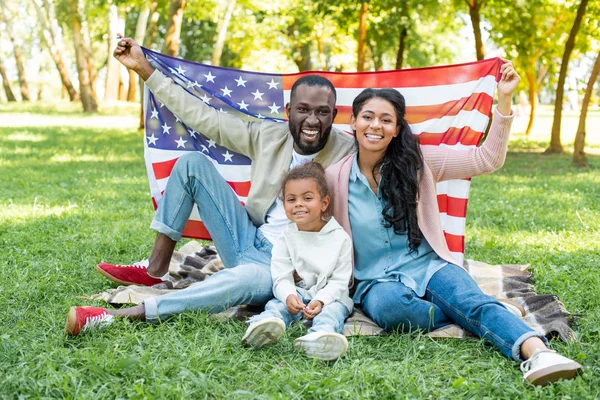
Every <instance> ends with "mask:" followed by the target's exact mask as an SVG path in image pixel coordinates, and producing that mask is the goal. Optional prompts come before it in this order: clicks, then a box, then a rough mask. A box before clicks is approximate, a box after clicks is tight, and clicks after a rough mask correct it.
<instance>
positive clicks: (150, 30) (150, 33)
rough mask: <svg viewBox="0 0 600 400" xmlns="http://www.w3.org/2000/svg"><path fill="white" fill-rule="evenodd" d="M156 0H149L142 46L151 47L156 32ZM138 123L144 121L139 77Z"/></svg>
mask: <svg viewBox="0 0 600 400" xmlns="http://www.w3.org/2000/svg"><path fill="white" fill-rule="evenodd" d="M157 9H158V0H151V1H150V21H149V22H148V26H147V27H146V33H145V34H144V47H145V48H147V49H149V48H150V47H152V44H153V43H154V40H155V39H156V32H158V18H159V17H160V14H159V13H158V11H156V10H157ZM139 81H140V124H139V128H140V129H144V127H145V126H146V122H145V121H144V82H143V81H142V80H141V79H140V80H139Z"/></svg>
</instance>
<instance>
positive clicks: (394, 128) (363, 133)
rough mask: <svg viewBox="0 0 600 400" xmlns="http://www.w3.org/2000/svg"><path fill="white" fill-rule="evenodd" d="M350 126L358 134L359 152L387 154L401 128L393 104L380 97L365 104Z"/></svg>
mask: <svg viewBox="0 0 600 400" xmlns="http://www.w3.org/2000/svg"><path fill="white" fill-rule="evenodd" d="M350 126H351V127H352V129H353V130H354V131H355V132H356V140H357V142H358V148H359V152H373V153H382V156H383V153H385V150H386V149H387V147H388V145H389V144H390V142H391V141H392V139H393V138H395V137H396V136H398V133H399V132H400V126H398V118H397V117H396V110H395V109H394V106H393V105H392V103H390V102H389V101H387V100H384V99H382V98H380V97H373V98H372V99H370V100H368V101H367V102H365V104H364V105H363V107H362V108H361V110H360V111H359V112H358V115H357V116H356V117H354V116H352V119H351V121H350Z"/></svg>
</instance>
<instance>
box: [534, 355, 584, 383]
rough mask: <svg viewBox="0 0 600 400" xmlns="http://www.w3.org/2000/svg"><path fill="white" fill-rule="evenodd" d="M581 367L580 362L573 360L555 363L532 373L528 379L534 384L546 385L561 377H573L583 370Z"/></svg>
mask: <svg viewBox="0 0 600 400" xmlns="http://www.w3.org/2000/svg"><path fill="white" fill-rule="evenodd" d="M581 368H582V367H581V365H580V364H579V363H578V362H575V361H572V362H570V363H567V364H560V365H553V366H551V367H547V368H544V369H541V370H539V371H536V372H534V373H532V374H531V375H529V376H528V377H527V378H526V379H527V380H528V381H529V382H530V383H531V384H533V385H537V386H544V385H548V384H550V383H553V382H556V381H558V380H560V379H572V378H574V377H575V376H576V375H577V374H578V373H579V371H581Z"/></svg>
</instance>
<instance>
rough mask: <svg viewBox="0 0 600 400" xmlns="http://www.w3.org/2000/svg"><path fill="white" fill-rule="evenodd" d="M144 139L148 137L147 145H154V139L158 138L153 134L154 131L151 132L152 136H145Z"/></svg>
mask: <svg viewBox="0 0 600 400" xmlns="http://www.w3.org/2000/svg"><path fill="white" fill-rule="evenodd" d="M146 139H148V145H151V144H153V145H155V146H156V141H157V140H158V138H157V137H156V136H154V133H153V134H152V136H146Z"/></svg>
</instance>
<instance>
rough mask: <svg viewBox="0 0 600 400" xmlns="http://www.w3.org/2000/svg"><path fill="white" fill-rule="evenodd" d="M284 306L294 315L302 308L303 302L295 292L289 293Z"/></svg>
mask: <svg viewBox="0 0 600 400" xmlns="http://www.w3.org/2000/svg"><path fill="white" fill-rule="evenodd" d="M285 306H286V307H287V309H288V312H289V313H290V314H292V315H296V314H298V313H299V312H300V311H302V310H303V309H304V303H303V302H302V300H300V298H299V297H298V296H296V295H295V294H290V295H289V296H288V297H287V299H285Z"/></svg>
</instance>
